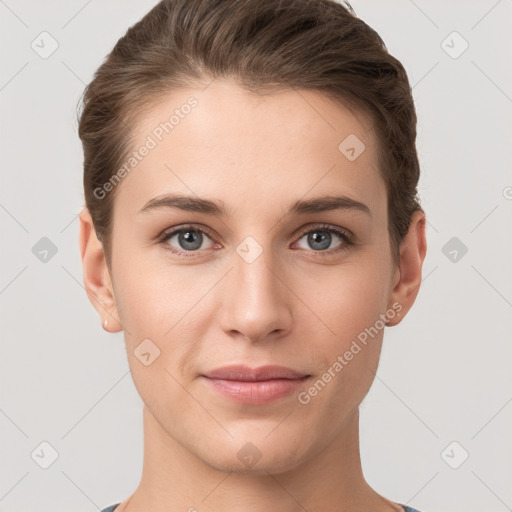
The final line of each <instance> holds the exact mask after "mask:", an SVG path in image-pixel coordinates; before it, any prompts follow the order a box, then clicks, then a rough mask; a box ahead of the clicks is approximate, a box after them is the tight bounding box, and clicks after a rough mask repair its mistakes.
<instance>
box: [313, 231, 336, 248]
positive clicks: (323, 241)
mask: <svg viewBox="0 0 512 512" xmlns="http://www.w3.org/2000/svg"><path fill="white" fill-rule="evenodd" d="M319 233H322V234H320V235H319ZM308 238H309V240H308V241H309V242H310V243H311V244H312V247H313V248H314V249H327V248H328V247H329V245H331V234H330V233H328V232H326V231H316V232H314V233H312V234H310V235H309V237H308ZM316 243H320V246H317V247H315V246H314V244H316Z"/></svg>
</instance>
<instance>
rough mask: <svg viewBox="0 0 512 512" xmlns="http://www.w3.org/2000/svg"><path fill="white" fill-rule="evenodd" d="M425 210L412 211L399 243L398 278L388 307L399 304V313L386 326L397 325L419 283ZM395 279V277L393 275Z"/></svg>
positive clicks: (423, 252)
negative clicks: (405, 232) (405, 231)
mask: <svg viewBox="0 0 512 512" xmlns="http://www.w3.org/2000/svg"><path fill="white" fill-rule="evenodd" d="M425 224H426V218H425V212H424V211H423V210H418V211H416V212H414V214H413V216H412V219H411V223H410V225H409V229H408V231H407V234H406V235H405V237H404V239H403V241H402V243H401V244H400V267H399V268H398V269H397V270H396V272H395V275H398V280H397V282H396V284H394V287H393V291H392V293H391V296H390V299H389V304H388V307H389V308H391V307H393V304H395V305H396V304H399V305H400V306H401V310H400V315H396V316H395V317H394V318H393V319H391V320H389V322H388V324H387V325H388V326H393V325H397V324H399V323H400V322H401V320H402V319H403V318H404V316H405V315H406V314H407V312H408V311H409V309H411V307H412V305H413V304H414V301H415V300H416V296H417V295H418V292H419V289H420V285H421V272H422V268H423V261H424V260H425V255H426V252H427V241H426V237H425ZM394 279H395V280H396V277H394Z"/></svg>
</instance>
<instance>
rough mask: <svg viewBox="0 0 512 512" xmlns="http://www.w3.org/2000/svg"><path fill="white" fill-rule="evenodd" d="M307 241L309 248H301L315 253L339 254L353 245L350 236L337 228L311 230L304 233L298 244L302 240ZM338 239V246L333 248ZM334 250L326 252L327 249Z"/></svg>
mask: <svg viewBox="0 0 512 512" xmlns="http://www.w3.org/2000/svg"><path fill="white" fill-rule="evenodd" d="M303 239H305V241H306V244H308V245H309V247H301V249H308V248H309V249H313V251H315V252H328V253H331V252H338V251H343V250H346V249H348V247H349V246H350V245H352V243H353V242H352V240H351V238H350V236H349V234H348V233H347V232H346V231H345V230H343V229H341V228H337V227H333V226H329V225H327V226H317V227H315V228H313V229H309V230H308V231H303V232H302V235H301V238H300V239H299V241H298V242H297V243H300V241H301V240H303ZM336 239H338V243H337V245H335V246H334V247H332V244H333V243H336ZM329 248H330V249H332V250H329V251H326V249H329Z"/></svg>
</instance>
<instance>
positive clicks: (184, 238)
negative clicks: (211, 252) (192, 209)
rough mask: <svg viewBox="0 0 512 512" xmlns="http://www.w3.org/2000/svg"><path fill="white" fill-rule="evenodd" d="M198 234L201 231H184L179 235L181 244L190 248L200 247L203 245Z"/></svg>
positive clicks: (185, 247)
mask: <svg viewBox="0 0 512 512" xmlns="http://www.w3.org/2000/svg"><path fill="white" fill-rule="evenodd" d="M198 235H199V233H198V232H197V231H192V230H188V231H182V232H181V233H180V237H179V241H180V245H182V247H183V248H184V249H188V250H192V249H199V247H201V240H200V237H199V236H198ZM198 242H199V243H198Z"/></svg>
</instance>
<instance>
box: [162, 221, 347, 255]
mask: <svg viewBox="0 0 512 512" xmlns="http://www.w3.org/2000/svg"><path fill="white" fill-rule="evenodd" d="M187 230H193V231H198V232H200V233H203V234H204V235H207V236H208V237H209V238H211V239H212V240H213V239H214V236H213V235H212V233H210V231H209V230H206V229H204V228H199V227H196V226H194V225H184V226H179V227H177V228H171V229H168V230H166V231H164V232H163V233H161V234H160V235H158V237H157V241H158V243H160V244H163V245H164V246H165V247H166V248H167V249H168V250H170V251H171V252H172V253H174V254H178V255H183V256H185V257H193V256H195V255H196V254H197V253H198V252H200V251H199V250H196V251H179V250H177V249H175V248H174V247H172V246H171V245H169V244H168V243H166V242H167V240H168V239H169V238H171V237H172V236H173V235H176V234H178V233H181V232H185V231H187ZM314 231H323V232H327V233H334V234H335V235H338V236H339V237H340V239H341V240H342V242H343V243H342V245H340V246H339V247H337V248H336V249H330V250H327V251H313V250H311V251H310V252H312V253H314V254H315V256H319V257H323V256H329V255H332V254H335V253H339V252H343V251H346V250H348V249H349V248H350V246H352V245H355V242H354V241H353V240H352V237H351V235H350V234H349V233H348V232H347V231H346V230H344V229H342V228H338V227H334V226H331V225H329V224H319V225H318V226H313V227H312V228H311V227H308V228H307V229H304V230H302V231H301V232H300V233H299V235H298V240H300V239H301V238H302V237H303V236H304V235H307V234H308V233H311V232H314Z"/></svg>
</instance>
